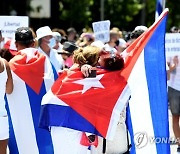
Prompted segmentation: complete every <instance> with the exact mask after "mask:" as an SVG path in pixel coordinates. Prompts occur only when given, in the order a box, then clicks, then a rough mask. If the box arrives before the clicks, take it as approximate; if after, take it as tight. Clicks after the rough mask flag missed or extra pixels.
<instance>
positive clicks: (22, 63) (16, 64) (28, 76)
mask: <svg viewBox="0 0 180 154" xmlns="http://www.w3.org/2000/svg"><path fill="white" fill-rule="evenodd" d="M44 62H45V56H43V55H42V54H39V53H38V52H35V56H34V57H32V58H31V59H30V60H28V61H27V55H26V54H24V53H21V52H18V54H17V55H16V56H15V57H14V58H13V59H12V60H11V61H10V67H11V69H12V70H13V72H14V73H15V74H16V75H17V76H19V77H20V78H21V79H22V80H23V81H24V82H25V83H26V84H27V85H28V86H30V87H31V88H32V89H33V90H34V91H35V92H36V93H37V94H38V93H39V92H40V88H41V85H42V82H43V77H44Z"/></svg>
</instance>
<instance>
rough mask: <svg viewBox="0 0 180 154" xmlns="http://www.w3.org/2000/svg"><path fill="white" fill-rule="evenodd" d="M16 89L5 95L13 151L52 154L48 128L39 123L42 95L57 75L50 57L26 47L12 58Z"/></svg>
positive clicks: (28, 153) (17, 153)
mask: <svg viewBox="0 0 180 154" xmlns="http://www.w3.org/2000/svg"><path fill="white" fill-rule="evenodd" d="M10 67H11V69H12V77H13V82H14V90H13V93H12V94H10V95H6V100H7V110H8V116H9V123H10V137H9V145H8V146H9V151H10V153H11V154H53V145H52V139H51V136H50V134H49V132H48V131H46V130H44V129H41V128H39V127H38V123H39V115H40V107H41V99H42V97H43V95H44V94H45V93H46V91H48V90H49V89H50V87H51V86H52V84H53V82H54V81H55V79H56V78H57V74H56V72H55V69H54V68H53V66H52V65H51V63H50V62H49V60H48V59H47V58H46V57H45V56H43V55H42V54H40V53H38V51H37V49H34V48H26V49H24V50H21V51H20V52H18V53H17V55H16V56H15V57H14V58H13V59H11V61H10Z"/></svg>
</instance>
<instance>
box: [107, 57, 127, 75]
mask: <svg viewBox="0 0 180 154" xmlns="http://www.w3.org/2000/svg"><path fill="white" fill-rule="evenodd" d="M104 68H105V69H108V70H112V71H114V70H121V69H123V68H124V59H123V58H122V57H121V56H120V55H118V54H115V55H112V56H111V57H108V58H104Z"/></svg>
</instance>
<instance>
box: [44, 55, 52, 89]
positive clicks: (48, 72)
mask: <svg viewBox="0 0 180 154" xmlns="http://www.w3.org/2000/svg"><path fill="white" fill-rule="evenodd" d="M44 67H45V70H44V71H45V72H44V84H45V87H46V91H48V90H49V89H50V88H51V86H52V85H53V83H54V73H53V69H52V65H51V63H50V61H49V60H48V59H47V57H46V59H45V66H44Z"/></svg>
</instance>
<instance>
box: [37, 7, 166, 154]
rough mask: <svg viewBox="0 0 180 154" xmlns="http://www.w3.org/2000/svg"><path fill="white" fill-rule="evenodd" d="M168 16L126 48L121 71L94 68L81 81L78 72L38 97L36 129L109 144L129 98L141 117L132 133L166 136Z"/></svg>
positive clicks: (161, 147)
mask: <svg viewBox="0 0 180 154" xmlns="http://www.w3.org/2000/svg"><path fill="white" fill-rule="evenodd" d="M167 13H168V11H167V10H166V11H165V12H164V13H163V14H162V15H161V16H160V17H159V19H158V20H157V21H156V22H155V23H154V24H153V25H152V26H151V27H150V28H149V29H148V30H147V31H146V32H145V33H143V34H142V35H141V36H140V37H139V38H138V39H137V40H135V42H134V43H133V44H132V45H130V46H129V47H128V49H127V50H126V51H125V55H126V57H125V59H126V64H125V68H124V69H123V70H121V71H106V70H99V69H98V71H97V76H96V78H83V75H82V73H81V72H80V71H79V70H74V72H73V71H68V72H65V73H64V74H62V75H61V76H60V77H59V78H58V79H57V81H56V82H55V83H54V85H53V86H52V88H51V90H50V91H49V92H48V93H47V94H46V95H45V96H44V97H43V100H42V110H41V118H40V127H43V128H47V129H49V128H50V127H51V126H57V127H67V128H71V129H75V130H80V131H84V132H89V133H94V134H97V135H99V136H103V137H104V138H106V139H112V138H113V136H114V133H115V130H116V126H117V123H118V120H119V116H120V113H121V111H122V110H123V109H124V107H125V106H126V103H127V101H128V100H129V97H130V95H131V102H133V100H135V98H138V101H134V104H136V103H137V104H138V103H140V104H138V105H137V107H136V109H139V110H137V111H138V112H136V113H134V114H137V115H140V116H139V117H138V118H139V119H138V118H137V119H136V118H135V119H136V121H138V122H140V123H139V126H138V129H136V130H135V129H134V132H136V131H138V132H139V131H141V129H142V130H146V131H147V132H148V131H149V130H151V134H149V135H156V136H164V137H168V135H169V134H168V112H167V111H168V110H167V97H166V68H165V66H166V65H165V53H164V35H165V27H166V18H167ZM152 101H153V102H152ZM150 102H152V103H153V104H152V105H150ZM131 104H132V105H134V104H133V103H131ZM148 107H149V108H148ZM153 110H156V111H157V112H155V113H154V112H152V111H153ZM141 113H142V114H141ZM157 113H158V115H157ZM151 114H154V115H151ZM133 116H134V115H133ZM135 117H136V116H135ZM141 118H142V120H141ZM149 119H150V122H149ZM146 120H148V122H147V121H146ZM145 122H147V124H146V125H144V123H145ZM154 122H155V124H156V128H155V127H154V126H155V125H154ZM135 125H136V124H135ZM158 125H159V126H158ZM136 127H137V126H136ZM132 128H133V127H132ZM140 128H141V129H140ZM158 128H159V129H160V131H157V130H158ZM131 135H133V134H131ZM159 146H160V149H162V150H163V151H166V150H168V145H166V146H162V145H159ZM152 147H153V150H151V149H148V150H149V151H151V153H153V152H154V149H156V148H158V146H156V145H153V146H152ZM149 151H146V152H144V153H149ZM155 152H156V151H155Z"/></svg>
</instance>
